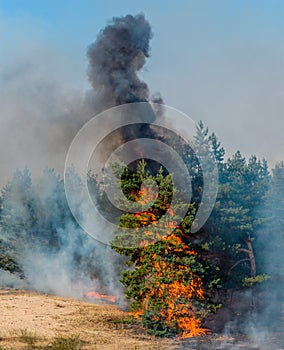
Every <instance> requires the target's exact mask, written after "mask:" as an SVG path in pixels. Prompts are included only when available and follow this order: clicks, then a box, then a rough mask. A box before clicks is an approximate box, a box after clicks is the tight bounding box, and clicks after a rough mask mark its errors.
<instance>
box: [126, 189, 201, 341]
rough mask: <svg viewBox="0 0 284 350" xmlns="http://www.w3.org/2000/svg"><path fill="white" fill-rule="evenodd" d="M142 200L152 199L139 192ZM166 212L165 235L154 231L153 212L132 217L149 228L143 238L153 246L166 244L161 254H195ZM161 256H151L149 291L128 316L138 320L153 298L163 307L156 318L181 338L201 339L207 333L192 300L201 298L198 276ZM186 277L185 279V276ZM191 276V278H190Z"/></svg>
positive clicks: (141, 260) (179, 228) (145, 244)
mask: <svg viewBox="0 0 284 350" xmlns="http://www.w3.org/2000/svg"><path fill="white" fill-rule="evenodd" d="M141 197H142V198H143V200H144V199H145V198H147V199H148V200H149V198H150V200H151V199H152V198H151V196H150V195H148V196H147V194H145V193H144V192H143V191H139V192H138V199H137V200H140V199H141ZM165 210H166V211H167V213H168V214H169V215H170V216H171V217H172V220H170V221H167V222H166V223H165V224H164V227H165V232H166V233H167V234H165V235H163V236H162V235H161V234H160V233H158V232H155V231H156V230H155V226H156V224H157V221H158V220H157V218H156V216H155V214H154V213H153V210H152V209H149V210H147V211H145V212H143V213H135V214H133V215H134V216H135V217H136V218H137V220H138V222H139V224H140V226H141V227H145V226H148V225H149V230H147V231H145V235H147V236H150V237H151V236H152V237H153V243H154V242H155V241H156V240H157V239H158V240H163V241H166V242H167V243H168V248H167V249H166V250H165V251H164V253H165V254H164V255H168V254H170V253H172V254H173V255H175V254H176V253H178V252H183V256H184V255H196V254H197V253H196V252H195V251H194V250H192V249H191V248H190V247H189V246H188V245H187V244H186V243H185V242H184V241H183V240H182V237H183V236H185V233H184V232H183V230H182V228H181V227H179V226H177V225H176V223H175V220H174V216H175V213H174V211H173V210H172V209H171V208H169V206H165ZM174 229H178V232H179V233H178V234H175V233H174V232H176V231H174ZM140 244H141V246H142V247H144V250H145V251H147V247H148V245H149V244H150V243H149V241H142V242H141V243H140ZM164 255H163V254H161V255H158V256H157V254H152V256H151V260H152V266H153V270H152V271H154V276H153V278H152V279H151V280H152V282H151V283H152V284H151V288H150V290H149V291H148V292H146V293H145V294H144V295H143V298H142V308H141V310H138V311H136V312H132V313H131V314H132V315H133V316H134V317H137V318H139V317H141V315H142V314H143V313H144V312H145V311H147V310H148V308H149V305H150V301H151V298H153V297H156V298H158V299H160V300H161V301H162V302H163V305H164V306H163V308H162V310H160V315H159V317H160V318H161V319H163V322H164V323H165V324H166V325H169V326H173V327H174V328H175V329H176V330H177V333H180V334H181V337H182V338H188V337H194V336H200V335H204V334H206V333H208V330H207V329H204V328H202V325H201V317H202V316H204V315H202V314H201V312H200V311H198V310H197V309H196V307H195V306H194V305H193V299H196V298H198V299H200V300H202V299H204V292H203V289H202V287H203V283H202V280H201V278H200V277H198V276H196V275H194V274H193V273H189V271H188V267H187V266H184V265H182V264H180V265H178V264H176V263H175V265H174V264H173V263H171V262H169V260H167V259H166V258H165V256H164ZM143 259H144V257H143V255H142V256H140V258H139V260H138V265H137V266H136V268H139V267H140V266H142V264H143ZM185 276H186V277H185ZM189 276H190V278H189ZM163 277H165V278H167V279H168V280H169V281H171V282H169V283H161V282H159V280H161V278H163Z"/></svg>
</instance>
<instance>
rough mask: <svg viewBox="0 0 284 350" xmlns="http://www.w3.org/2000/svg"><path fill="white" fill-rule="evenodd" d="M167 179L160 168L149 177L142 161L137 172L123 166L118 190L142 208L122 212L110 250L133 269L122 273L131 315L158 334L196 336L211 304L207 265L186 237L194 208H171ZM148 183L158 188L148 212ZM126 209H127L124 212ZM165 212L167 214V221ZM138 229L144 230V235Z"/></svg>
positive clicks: (149, 194) (195, 246)
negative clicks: (182, 213) (205, 280)
mask: <svg viewBox="0 0 284 350" xmlns="http://www.w3.org/2000/svg"><path fill="white" fill-rule="evenodd" d="M171 180H172V179H171V175H170V174H168V175H164V174H163V171H162V169H161V170H160V171H159V172H158V174H156V175H150V173H149V172H148V171H147V169H146V163H145V162H143V161H142V162H140V163H139V164H138V166H137V171H136V172H131V171H130V170H129V169H127V168H126V170H125V172H124V174H123V176H122V180H121V188H122V190H123V192H124V194H125V195H126V197H127V198H128V200H131V201H132V202H133V205H134V206H135V205H136V203H137V205H138V202H139V201H140V202H142V203H143V204H144V205H145V210H144V211H142V212H139V213H127V212H126V213H125V214H123V215H122V216H121V217H120V225H121V227H122V230H121V231H118V232H117V235H116V237H115V238H114V239H113V241H112V247H113V249H115V250H116V251H117V252H118V253H119V254H123V255H125V256H127V257H128V265H129V266H131V267H132V269H129V270H127V271H124V272H123V275H122V283H123V284H124V286H125V287H126V296H127V297H128V298H129V299H130V301H131V304H130V309H131V310H132V313H133V315H135V316H136V317H138V318H140V319H141V321H142V324H143V325H144V326H145V327H146V328H147V329H148V332H149V333H150V334H155V335H159V336H170V335H174V334H179V335H181V336H184V337H188V336H196V335H201V334H204V333H206V330H205V329H204V328H203V327H202V320H203V318H204V317H205V315H206V314H207V312H208V311H209V308H210V302H209V300H208V298H207V297H206V290H207V289H208V285H204V283H203V278H204V277H205V276H206V274H207V270H208V269H210V267H209V266H208V265H207V264H206V262H205V261H204V260H203V259H202V255H203V254H202V248H201V247H200V246H198V245H197V244H196V243H194V242H193V239H192V236H191V233H190V226H191V224H192V222H193V219H194V208H193V206H192V205H189V204H188V203H183V202H182V201H181V202H179V203H178V204H177V206H176V207H175V208H171V209H170V210H169V205H170V202H171V198H172V195H173V191H175V189H174V188H173V186H172V181H171ZM147 181H149V182H150V183H153V182H155V183H156V184H157V186H158V189H159V194H158V197H157V198H156V200H155V201H154V203H153V204H152V205H151V206H150V208H149V207H148V208H147V209H146V207H147V204H149V201H151V199H152V194H151V189H149V188H147V189H146V191H145V188H144V189H143V186H142V188H141V184H142V183H146V182H147ZM180 198H182V194H180ZM128 205H129V204H128V203H126V205H125V210H126V211H127V206H128ZM182 206H187V207H189V210H188V211H187V215H186V217H185V218H183V220H182V218H179V217H178V215H177V212H178V209H179V208H178V207H182ZM167 210H168V211H169V212H170V215H169V217H167V218H165V215H164V214H165V213H166V212H167ZM180 221H181V222H180ZM125 227H128V228H132V231H131V233H129V232H126V233H125V232H124V230H123V228H125ZM141 228H144V229H145V230H144V231H143V232H142V233H141ZM125 242H127V245H126V244H125ZM130 243H131V244H130ZM203 253H204V252H203Z"/></svg>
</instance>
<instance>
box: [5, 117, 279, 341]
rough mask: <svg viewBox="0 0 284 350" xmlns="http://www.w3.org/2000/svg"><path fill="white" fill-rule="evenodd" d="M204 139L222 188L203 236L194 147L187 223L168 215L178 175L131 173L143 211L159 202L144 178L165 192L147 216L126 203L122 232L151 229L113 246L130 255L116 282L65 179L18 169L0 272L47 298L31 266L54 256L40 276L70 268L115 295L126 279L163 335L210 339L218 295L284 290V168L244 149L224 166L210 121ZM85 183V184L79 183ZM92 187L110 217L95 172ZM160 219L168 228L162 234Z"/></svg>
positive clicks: (145, 316)
mask: <svg viewBox="0 0 284 350" xmlns="http://www.w3.org/2000/svg"><path fill="white" fill-rule="evenodd" d="M196 142H199V143H202V142H204V143H206V144H207V145H209V147H210V148H211V150H212V151H213V153H214V155H215V157H216V161H217V165H218V170H219V188H218V194H217V199H216V203H215V206H214V209H213V211H212V213H211V216H210V217H209V219H208V221H207V222H206V224H205V225H204V226H203V227H202V228H201V229H200V230H199V231H198V232H195V233H191V230H190V227H191V224H192V222H193V220H194V217H195V214H196V211H197V209H198V205H199V204H200V195H201V193H202V173H201V172H200V168H199V165H198V162H197V161H196V159H195V158H194V155H192V153H191V152H190V151H189V150H188V149H187V148H186V146H185V145H180V150H182V154H183V160H184V162H185V163H186V164H187V167H188V169H189V171H190V172H191V174H192V179H193V180H192V200H191V203H186V202H185V201H184V200H183V194H182V193H179V198H180V201H179V203H178V204H177V206H180V207H182V206H186V207H187V208H188V210H187V214H186V216H185V217H184V218H183V219H182V220H181V222H180V218H179V217H178V214H177V212H176V211H175V209H177V208H173V210H172V211H171V212H170V216H169V217H167V218H164V213H165V212H166V211H167V210H168V208H169V205H170V203H171V198H172V194H173V191H174V190H175V189H174V188H173V185H172V179H171V174H168V173H166V172H165V170H164V169H163V168H161V169H160V170H159V171H158V172H156V173H154V174H153V173H151V169H150V168H149V166H148V165H147V161H141V162H140V163H138V165H137V168H136V171H134V170H133V169H131V170H130V169H127V168H126V169H124V172H123V176H122V178H121V183H120V185H121V188H122V190H123V192H124V194H125V196H126V198H128V199H129V200H131V201H132V202H133V203H134V204H135V201H139V200H140V199H141V198H145V204H147V202H148V201H149V200H151V199H152V198H151V191H150V190H149V191H148V192H147V191H146V192H145V189H143V188H141V183H142V182H143V181H147V180H151V181H154V182H156V184H157V185H158V188H159V195H158V197H157V199H156V200H155V201H154V203H153V205H152V206H151V208H150V209H147V210H145V211H143V212H141V213H139V214H137V213H130V212H127V203H126V204H125V212H124V213H123V214H122V215H120V216H119V217H118V218H117V219H118V220H119V224H120V226H121V228H123V227H130V228H134V229H137V231H139V230H140V228H143V229H144V231H143V236H139V239H138V240H137V236H135V235H133V236H127V237H125V235H123V231H122V233H121V232H120V231H119V230H118V231H117V233H116V235H115V237H114V239H113V241H112V242H111V244H112V248H113V249H114V250H115V251H116V252H117V253H119V254H120V255H122V256H123V258H122V259H120V260H117V261H119V263H118V264H117V266H116V267H115V269H114V270H115V278H116V281H114V277H113V276H109V275H106V274H105V273H104V270H103V267H102V264H101V260H100V259H101V257H102V255H104V254H105V253H107V254H108V253H109V250H108V248H106V247H103V246H102V245H100V244H99V243H98V242H96V241H94V240H93V239H91V238H90V237H89V236H87V235H85V234H84V233H83V231H82V230H81V229H80V227H79V225H78V224H77V222H76V220H75V219H74V218H73V216H72V214H71V212H70V209H69V207H68V204H67V201H66V198H65V193H64V184H63V180H62V178H61V177H60V176H59V175H57V174H56V173H55V171H54V170H52V169H48V168H47V169H45V171H44V172H43V174H42V176H41V177H40V178H39V180H37V181H36V182H34V183H33V181H32V177H31V174H30V173H29V170H28V169H24V170H23V171H20V170H16V171H15V174H14V176H13V178H12V179H11V180H10V181H9V182H8V183H7V184H6V186H4V187H3V189H2V191H1V197H0V277H1V271H2V272H3V271H8V272H9V273H11V274H13V275H17V276H18V277H19V279H22V280H26V281H27V282H28V283H29V284H30V286H31V287H33V288H35V289H38V290H43V291H47V290H46V285H45V284H41V283H37V282H36V279H35V278H34V276H31V274H30V273H31V270H30V269H29V267H30V266H33V268H35V267H36V265H37V263H34V265H31V260H33V259H35V257H36V256H39V257H40V258H41V259H43V258H47V257H48V258H49V259H48V260H44V259H43V260H44V261H45V262H47V261H48V263H49V264H50V265H48V263H47V266H45V269H38V270H37V271H39V273H46V271H47V270H48V269H50V273H51V275H52V274H53V273H54V271H56V273H57V274H58V271H60V269H62V271H63V272H62V276H63V274H65V273H66V266H67V265H68V274H69V276H70V279H69V282H68V283H70V286H69V287H70V288H71V284H72V283H73V284H74V285H76V283H77V284H78V281H81V280H83V279H86V278H87V279H88V281H92V280H94V281H96V283H98V282H97V281H99V284H100V285H99V288H105V290H108V291H110V290H111V288H110V285H112V288H113V286H114V285H115V284H116V285H118V284H119V282H118V281H119V279H121V282H122V285H123V286H124V291H125V295H126V297H127V298H128V299H129V309H130V310H131V312H132V314H133V315H134V316H136V317H137V318H139V319H140V320H141V322H142V324H143V325H144V326H145V327H146V328H147V329H148V331H149V332H150V333H151V334H155V335H159V336H172V335H175V334H178V335H181V336H184V337H186V336H194V335H201V334H204V333H206V332H207V328H206V318H207V316H208V315H209V314H214V312H216V311H217V310H218V309H222V304H223V300H222V298H221V297H219V296H220V295H221V294H222V292H224V291H228V290H230V291H231V292H233V291H239V290H244V291H246V290H250V291H254V290H257V289H258V288H259V286H260V285H265V286H267V289H269V288H270V287H269V286H273V288H274V290H277V291H279V290H280V287H281V281H282V280H283V274H284V270H283V269H284V267H283V258H282V255H283V248H284V229H283V227H284V226H283V224H284V163H283V162H281V163H279V164H277V165H276V166H275V168H274V169H272V170H271V171H269V169H268V166H267V162H266V161H265V160H259V159H257V158H256V157H255V156H252V157H250V158H249V159H246V158H245V157H243V156H242V155H241V153H240V152H239V151H237V152H236V153H235V154H234V155H232V156H231V157H230V158H228V159H225V158H224V155H225V150H224V149H223V148H222V146H221V144H220V142H219V141H218V139H217V137H216V135H215V134H211V135H210V134H209V132H208V129H206V128H205V127H204V126H203V125H202V123H201V124H200V125H199V127H198V132H197V139H196ZM74 181H75V180H74ZM76 181H78V182H77V185H78V186H79V185H80V180H79V178H77V180H76ZM76 181H75V182H74V184H75V183H76ZM89 184H90V188H92V191H93V193H95V194H97V195H98V194H99V195H98V201H99V205H100V207H101V210H102V211H103V210H108V209H109V208H108V207H107V203H106V201H105V196H104V189H103V188H102V187H101V186H100V184H99V183H98V182H97V180H96V177H95V176H94V175H92V174H90V176H89ZM77 185H76V186H77ZM74 186H75V185H74ZM76 186H75V187H74V188H76ZM147 196H148V197H147ZM122 204H123V203H122ZM163 220H164V221H163ZM157 221H159V222H161V223H163V225H162V226H159V228H158V229H157V230H155V229H153V227H155V222H157ZM176 223H178V224H176ZM153 224H154V225H153ZM147 227H149V230H148V229H147ZM125 240H127V242H130V243H131V245H130V246H129V247H127V246H125V245H123V244H121V243H122V242H125ZM31 251H32V252H33V255H32V256H30V255H29V252H31ZM101 251H103V253H101ZM27 257H29V258H27ZM51 261H53V262H54V261H57V262H58V263H57V264H56V265H53V264H52V263H51ZM125 261H126V264H127V266H128V267H125V266H124V262H125ZM63 262H64V263H63ZM109 265H110V264H109ZM104 268H105V267H104ZM56 269H57V270H56ZM119 273H121V274H122V275H121V277H119ZM57 276H58V275H57ZM42 277H43V279H44V278H45V276H42ZM0 281H1V279H0ZM120 288H121V287H120ZM55 292H57V293H60V291H59V290H56V291H55ZM278 297H279V296H278ZM282 301H283V300H282ZM256 312H258V310H256ZM217 313H218V312H217Z"/></svg>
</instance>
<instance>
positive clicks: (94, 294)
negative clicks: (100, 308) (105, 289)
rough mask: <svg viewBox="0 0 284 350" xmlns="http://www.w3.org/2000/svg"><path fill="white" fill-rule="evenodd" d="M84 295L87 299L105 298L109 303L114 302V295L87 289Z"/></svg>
mask: <svg viewBox="0 0 284 350" xmlns="http://www.w3.org/2000/svg"><path fill="white" fill-rule="evenodd" d="M86 297H87V298H88V299H96V300H106V301H108V302H111V303H115V302H116V297H115V296H114V295H107V294H101V293H98V292H95V291H88V292H87V293H86Z"/></svg>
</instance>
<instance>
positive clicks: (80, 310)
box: [0, 291, 175, 350]
mask: <svg viewBox="0 0 284 350" xmlns="http://www.w3.org/2000/svg"><path fill="white" fill-rule="evenodd" d="M0 309H1V313H0V325H1V327H0V350H12V349H13V350H14V349H25V350H27V349H29V350H32V349H42V350H65V349H66V350H81V349H82V350H85V349H86V350H88V349H89V350H97V349H98V350H116V349H117V350H121V349H123V350H124V349H125V350H146V349H147V350H148V349H149V350H158V349H159V350H161V349H168V350H171V349H175V346H174V342H173V341H169V340H161V339H156V338H153V337H150V336H148V335H146V333H145V331H144V330H143V329H142V328H141V327H139V326H138V325H137V324H135V323H133V322H132V321H131V319H130V318H129V317H128V316H127V314H125V313H124V312H123V311H121V310H119V309H118V308H117V307H116V306H115V305H110V304H90V303H87V302H83V301H79V300H74V299H69V298H61V297H56V296H50V295H43V294H38V293H31V292H24V291H9V292H8V291H2V292H1V291H0Z"/></svg>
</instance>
